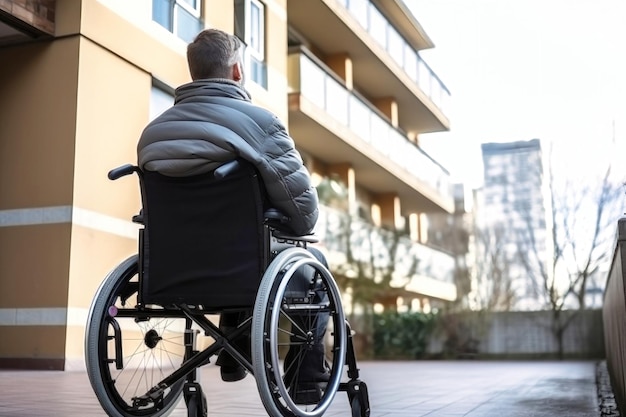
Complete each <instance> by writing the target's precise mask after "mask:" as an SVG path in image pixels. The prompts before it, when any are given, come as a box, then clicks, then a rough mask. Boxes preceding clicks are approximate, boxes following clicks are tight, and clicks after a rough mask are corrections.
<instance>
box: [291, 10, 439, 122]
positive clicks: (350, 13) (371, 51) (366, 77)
mask: <svg viewBox="0 0 626 417" xmlns="http://www.w3.org/2000/svg"><path fill="white" fill-rule="evenodd" d="M379 3H380V4H381V9H382V7H383V6H384V9H382V10H384V12H385V14H386V15H389V16H393V17H394V20H393V21H390V20H389V19H388V18H387V17H385V16H384V15H383V14H382V13H381V12H380V11H379V8H378V7H376V6H375V5H374V3H373V2H372V1H370V0H349V1H348V0H317V1H302V0H288V5H287V12H288V21H289V24H290V26H291V27H292V28H293V29H294V30H295V31H297V32H298V33H299V34H300V35H301V36H302V37H303V38H305V39H306V41H307V42H310V47H311V48H315V50H318V51H320V53H321V54H324V55H333V54H341V53H348V54H349V55H350V58H351V60H352V63H353V80H354V85H355V87H356V88H357V89H358V90H359V91H360V92H362V93H363V94H364V95H365V96H367V97H371V98H381V97H394V98H395V99H396V100H397V102H398V110H399V120H400V126H401V127H402V128H403V129H404V130H405V131H407V132H415V133H428V132H437V131H444V130H448V129H449V121H448V118H447V117H446V115H445V111H446V106H447V102H448V100H449V97H450V93H449V91H448V90H447V88H446V87H445V85H444V84H443V83H442V82H441V80H440V79H439V78H438V77H437V75H436V74H435V73H434V72H433V71H432V70H431V69H430V67H429V66H428V65H427V64H426V63H425V62H424V60H422V58H421V57H420V55H419V53H418V52H417V51H418V50H419V49H424V48H429V47H432V46H433V45H432V42H431V41H430V39H428V37H427V36H426V35H425V33H424V31H423V30H422V28H421V26H420V25H419V23H417V22H416V21H415V19H414V18H413V17H412V16H411V15H410V13H409V12H408V11H407V10H406V8H405V7H404V6H403V3H402V2H401V1H400V0H387V1H384V2H379ZM320 22H324V30H320Z"/></svg>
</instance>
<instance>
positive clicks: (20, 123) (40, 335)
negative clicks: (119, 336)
mask: <svg viewBox="0 0 626 417" xmlns="http://www.w3.org/2000/svg"><path fill="white" fill-rule="evenodd" d="M78 45H79V40H78V38H72V37H70V38H66V39H61V40H58V41H56V42H43V43H35V44H29V45H22V46H15V47H11V48H4V49H0V61H1V62H3V63H7V62H8V63H11V64H10V65H1V66H0V91H2V95H1V96H0V149H1V150H0V210H2V211H4V213H5V216H3V219H4V225H5V227H0V312H1V314H2V317H3V323H5V324H6V323H8V324H10V323H11V320H14V324H16V325H8V326H0V333H1V335H0V340H1V342H0V364H5V363H6V360H7V359H10V358H14V359H15V358H18V359H19V358H27V359H28V360H29V361H30V362H29V363H27V364H26V365H25V366H31V365H32V364H33V361H40V362H39V363H40V366H41V367H48V366H49V365H50V363H52V362H50V361H53V362H54V363H55V364H57V365H58V364H59V363H60V362H59V361H62V358H63V356H64V336H65V329H64V328H63V326H59V325H58V322H56V321H55V320H56V318H50V317H39V316H38V314H41V311H57V310H54V309H61V311H62V309H63V308H65V307H66V305H67V294H68V279H67V277H68V271H69V266H70V265H69V263H70V258H69V253H70V239H71V236H70V230H71V227H70V224H69V222H68V216H69V213H70V210H69V207H71V205H72V200H73V193H72V186H73V176H74V137H75V129H76V103H77V101H76V98H77V83H76V81H77V78H78V71H77V70H78V66H77V63H78ZM7 222H8V225H7ZM47 309H53V310H47ZM42 321H44V322H45V321H48V324H50V325H48V326H44V327H45V328H43V329H42V328H41V327H42V326H39V325H38V323H40V322H42ZM17 324H19V325H17ZM44 336H50V337H44ZM35 366H37V365H35Z"/></svg>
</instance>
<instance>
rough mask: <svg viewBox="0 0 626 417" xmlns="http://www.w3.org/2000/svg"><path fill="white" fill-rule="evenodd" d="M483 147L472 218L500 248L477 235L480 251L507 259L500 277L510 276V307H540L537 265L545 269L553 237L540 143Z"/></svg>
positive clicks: (524, 142)
mask: <svg viewBox="0 0 626 417" xmlns="http://www.w3.org/2000/svg"><path fill="white" fill-rule="evenodd" d="M481 148H482V158H483V167H484V186H483V189H482V190H481V195H482V202H481V204H480V207H479V209H478V210H477V213H476V217H477V221H478V227H479V229H481V231H482V234H483V236H484V237H489V238H490V240H491V242H492V243H493V242H494V240H497V241H498V247H497V248H496V247H495V246H491V248H489V249H485V242H481V241H480V240H479V241H478V242H477V244H478V245H479V246H481V244H482V249H481V248H480V247H479V251H481V252H480V253H483V255H484V256H490V257H493V256H494V255H499V256H502V259H501V260H502V261H506V265H507V268H508V269H507V270H506V271H505V272H506V277H503V279H508V280H509V281H510V287H511V291H512V294H513V295H514V299H513V302H512V304H511V305H510V307H511V308H513V309H521V310H527V309H533V308H536V307H537V306H538V304H537V292H536V290H537V285H542V284H541V282H542V277H541V276H540V274H539V273H538V270H539V268H543V270H544V271H546V273H547V271H548V270H549V269H548V268H546V266H547V265H548V264H547V261H548V259H549V256H550V252H549V248H550V245H549V239H550V236H551V235H550V227H549V222H548V220H549V218H548V217H547V216H548V211H547V207H549V203H550V199H549V198H548V196H547V194H546V185H547V183H546V182H545V181H544V170H543V166H544V165H543V156H542V151H541V142H540V140H539V139H532V140H529V141H517V142H505V143H483V144H482V145H481ZM485 250H487V253H485ZM496 250H497V252H496ZM478 262H480V260H479V261H477V263H478ZM484 281H485V282H488V281H489V280H488V279H486V280H484Z"/></svg>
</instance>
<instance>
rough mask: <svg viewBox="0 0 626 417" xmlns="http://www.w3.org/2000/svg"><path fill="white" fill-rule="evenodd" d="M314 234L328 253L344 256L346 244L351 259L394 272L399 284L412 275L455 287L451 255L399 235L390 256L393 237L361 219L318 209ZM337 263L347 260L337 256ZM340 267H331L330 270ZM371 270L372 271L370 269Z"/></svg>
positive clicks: (324, 208) (332, 210) (325, 207)
mask: <svg viewBox="0 0 626 417" xmlns="http://www.w3.org/2000/svg"><path fill="white" fill-rule="evenodd" d="M315 235H316V237H318V238H319V239H320V241H321V242H323V244H324V246H325V247H326V249H327V250H328V251H329V252H330V254H331V256H330V257H329V258H330V259H331V262H332V259H336V258H335V257H334V256H332V254H333V253H335V254H344V255H345V254H347V253H348V243H349V244H350V253H351V254H352V256H353V260H354V261H357V262H360V263H362V264H365V265H368V266H369V265H371V262H373V263H374V265H371V266H373V267H374V268H379V269H393V270H394V274H393V276H394V279H395V282H397V283H398V284H402V283H403V282H404V283H406V282H407V281H408V280H410V279H411V278H413V277H415V276H424V277H429V278H432V279H435V280H437V281H440V282H444V283H448V284H454V258H453V256H452V255H450V254H448V253H446V252H442V251H439V250H436V249H433V248H431V247H429V246H426V245H422V244H420V243H417V242H413V241H411V239H409V237H408V236H401V237H400V238H399V239H400V240H399V243H398V247H397V252H396V253H395V254H392V253H390V248H391V247H392V240H393V236H392V234H391V233H390V232H389V231H388V230H385V229H382V228H379V227H376V226H374V225H372V224H370V223H368V222H366V221H364V220H362V219H355V218H350V217H349V216H348V215H347V214H346V213H344V212H341V211H339V210H335V209H332V208H330V207H327V206H321V209H320V217H319V220H318V222H317V226H316V229H315ZM339 259H341V260H340V261H339V262H345V261H347V259H345V258H344V257H340V258H339ZM333 266H335V267H337V266H341V265H331V267H333ZM370 270H371V269H370Z"/></svg>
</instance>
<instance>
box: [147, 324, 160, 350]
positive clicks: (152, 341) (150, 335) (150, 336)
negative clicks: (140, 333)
mask: <svg viewBox="0 0 626 417" xmlns="http://www.w3.org/2000/svg"><path fill="white" fill-rule="evenodd" d="M162 339H163V338H162V337H161V336H159V334H158V333H157V331H156V330H154V329H150V330H148V332H147V333H146V335H145V336H144V338H143V341H144V343H145V344H146V346H148V347H149V348H150V349H154V348H155V347H156V345H158V344H159V342H160V341H161V340H162Z"/></svg>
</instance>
